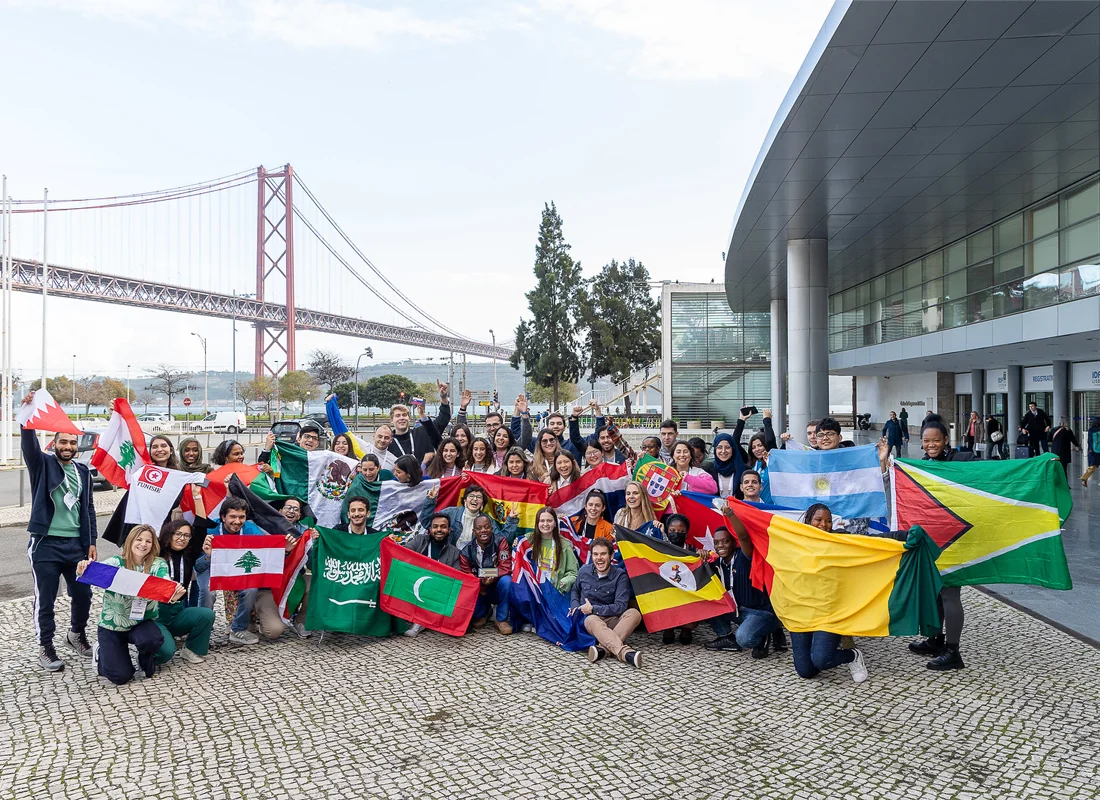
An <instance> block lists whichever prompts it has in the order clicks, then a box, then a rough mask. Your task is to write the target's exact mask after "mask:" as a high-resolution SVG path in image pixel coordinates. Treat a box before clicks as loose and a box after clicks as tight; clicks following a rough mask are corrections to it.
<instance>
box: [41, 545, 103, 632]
mask: <svg viewBox="0 0 1100 800" xmlns="http://www.w3.org/2000/svg"><path fill="white" fill-rule="evenodd" d="M27 557H28V558H29V559H30V561H31V575H32V577H33V578H34V627H35V631H36V632H37V633H38V643H39V644H43V645H45V644H53V635H54V627H55V626H54V614H53V606H54V603H55V602H56V601H57V590H58V587H59V586H60V584H61V579H62V578H64V579H65V588H66V589H67V590H68V592H69V597H71V598H72V601H73V602H72V616H71V621H70V626H69V627H70V630H74V631H83V630H84V628H85V627H86V626H87V624H88V611H89V610H90V609H91V607H92V587H91V586H89V585H88V584H86V583H77V580H76V565H77V564H79V563H80V562H81V561H83V560H84V559H86V558H87V557H88V552H87V550H86V549H85V548H84V547H82V546H81V544H80V539H79V538H67V537H64V536H32V537H31V541H30V544H28V545H27Z"/></svg>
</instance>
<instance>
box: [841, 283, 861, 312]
mask: <svg viewBox="0 0 1100 800" xmlns="http://www.w3.org/2000/svg"><path fill="white" fill-rule="evenodd" d="M856 305H858V303H857V297H856V290H855V289H854V288H852V289H849V290H848V291H846V292H845V293H844V306H843V308H844V310H845V311H851V310H852V309H853V308H855V307H856Z"/></svg>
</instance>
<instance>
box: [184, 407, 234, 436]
mask: <svg viewBox="0 0 1100 800" xmlns="http://www.w3.org/2000/svg"><path fill="white" fill-rule="evenodd" d="M191 430H192V431H215V432H218V433H243V432H245V431H247V430H248V418H247V417H246V416H245V415H244V412H243V411H215V412H214V413H212V414H207V415H206V416H205V417H203V418H202V419H200V420H199V421H198V422H192V423H191Z"/></svg>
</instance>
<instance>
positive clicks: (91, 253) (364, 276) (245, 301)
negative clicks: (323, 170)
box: [8, 164, 512, 376]
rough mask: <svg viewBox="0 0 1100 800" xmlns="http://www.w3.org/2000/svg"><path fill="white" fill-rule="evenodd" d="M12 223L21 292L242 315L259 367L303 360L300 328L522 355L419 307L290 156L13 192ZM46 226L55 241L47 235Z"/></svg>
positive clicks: (15, 281)
mask: <svg viewBox="0 0 1100 800" xmlns="http://www.w3.org/2000/svg"><path fill="white" fill-rule="evenodd" d="M9 220H10V226H11V232H10V235H9V238H8V242H9V243H10V246H9V250H11V252H12V254H13V255H12V258H11V261H10V263H11V278H10V280H11V284H10V285H11V288H12V289H14V290H15V291H26V292H41V291H42V288H43V282H45V285H46V289H47V291H48V293H50V294H53V295H56V296H60V297H70V298H77V299H83V300H92V301H96V302H106V303H117V304H121V305H127V306H136V307H141V308H152V309H161V310H165V311H176V312H182V313H190V314H201V315H203V316H206V317H220V318H225V319H239V320H241V321H243V322H247V323H250V324H252V325H253V326H254V327H255V329H256V340H255V372H256V374H257V375H264V374H266V375H272V376H277V375H280V374H282V373H283V372H286V371H289V370H294V369H296V368H297V365H298V354H297V349H296V346H295V338H296V333H297V331H299V330H307V331H320V332H324V333H334V334H340V335H343V336H352V337H358V338H362V339H373V340H375V341H385V342H397V343H400V344H407V345H413V346H416V347H424V348H428V349H433V350H443V351H449V352H452V353H465V354H468V355H476V356H483V357H486V358H501V359H506V358H509V357H510V356H511V353H512V351H511V348H510V347H508V346H507V344H509V343H503V344H502V345H496V344H492V343H488V342H481V341H477V340H474V339H470V338H467V337H465V336H463V335H462V334H460V333H458V332H457V331H455V330H453V329H451V328H449V327H447V325H445V324H444V323H443V322H441V321H439V320H438V319H436V318H435V317H433V316H431V315H430V314H428V312H426V311H425V310H424V309H422V308H421V307H420V306H418V305H417V304H416V303H415V302H413V301H412V300H411V299H410V298H409V297H408V296H407V295H406V294H405V293H404V292H403V291H402V290H401V289H400V288H399V287H398V286H396V285H395V284H394V283H393V282H391V281H390V280H389V278H387V277H386V275H385V274H384V273H383V272H382V271H381V270H380V269H379V268H378V267H376V266H375V265H374V264H373V263H372V262H371V260H370V259H369V258H368V257H367V256H366V255H365V254H364V253H363V252H362V250H360V249H359V247H358V246H357V245H356V244H355V243H354V242H353V241H352V240H351V238H350V237H349V236H348V235H347V234H346V233H345V232H344V230H343V229H342V228H341V227H340V226H339V224H337V222H336V221H335V219H334V218H333V217H332V215H331V214H329V212H328V211H327V210H326V209H325V208H324V206H322V205H321V203H320V201H319V200H318V199H317V197H316V196H315V195H314V194H313V192H312V191H310V189H309V187H308V186H307V185H306V184H305V183H304V182H303V181H302V180H301V178H300V176H298V175H297V174H296V173H295V172H294V170H293V169H292V167H291V166H290V165H289V164H287V165H284V166H283V167H281V168H279V169H277V170H267V169H265V168H264V167H262V166H261V167H259V168H257V169H255V170H247V171H244V172H239V173H236V174H233V175H227V176H224V177H222V178H218V179H215V180H212V181H207V182H204V183H197V184H191V185H188V186H180V187H175V188H172V189H163V190H158V191H153V192H143V193H138V194H131V195H118V196H111V197H95V198H83V199H77V200H52V201H49V202H48V203H46V202H44V201H42V200H39V201H27V200H13V201H11V214H10V217H9ZM47 224H48V228H47V230H48V231H49V233H50V235H51V236H56V237H57V241H54V240H53V239H49V240H47V239H46V237H45V235H44V233H43V231H42V228H43V226H44V225H47ZM253 226H254V227H253ZM55 231H56V232H57V233H55ZM46 241H48V242H49V245H48V247H49V249H48V258H46V259H45V268H44V267H43V260H44V259H43V258H42V252H41V251H42V249H43V243H44V242H46ZM58 252H61V254H62V255H61V256H60V257H58V256H57V255H56V254H57V253H58ZM62 265H63V266H62ZM240 287H247V288H248V289H249V290H250V291H247V292H242V291H240ZM367 316H371V317H376V318H377V317H384V318H388V319H389V321H388V322H375V321H369V320H368V319H364V317H367Z"/></svg>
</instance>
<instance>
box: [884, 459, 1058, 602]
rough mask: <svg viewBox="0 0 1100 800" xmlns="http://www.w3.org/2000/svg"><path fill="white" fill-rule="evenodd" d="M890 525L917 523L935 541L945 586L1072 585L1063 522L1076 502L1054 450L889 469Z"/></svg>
mask: <svg viewBox="0 0 1100 800" xmlns="http://www.w3.org/2000/svg"><path fill="white" fill-rule="evenodd" d="M892 487H893V494H894V497H893V501H894V502H893V508H894V511H893V519H892V520H891V527H893V528H898V529H902V530H904V529H907V528H910V527H912V526H914V525H920V526H921V527H922V528H924V530H925V531H927V532H928V535H929V536H931V537H932V540H933V541H934V542H935V543H936V544H937V545H938V546H939V547H940V549H941V551H942V552H941V554H940V556H939V558H938V559H937V560H936V566H937V567H939V570H940V574H941V576H942V577H943V582H944V585H946V586H971V585H974V584H985V583H1030V584H1035V585H1036V586H1045V587H1047V588H1050V589H1070V588H1072V587H1073V582H1072V581H1071V580H1070V575H1069V567H1068V566H1067V564H1066V553H1065V550H1064V549H1063V548H1062V525H1064V524H1065V521H1066V519H1067V518H1068V517H1069V514H1070V511H1071V510H1072V508H1073V503H1072V501H1071V500H1070V494H1069V486H1068V485H1067V484H1066V476H1065V473H1064V472H1063V470H1062V465H1061V464H1060V463H1059V462H1058V458H1057V457H1056V456H1040V457H1036V458H1029V459H1023V460H1014V461H1000V460H994V461H970V462H959V463H956V462H952V461H915V460H910V459H900V460H897V461H895V462H894V469H893V481H892Z"/></svg>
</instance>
